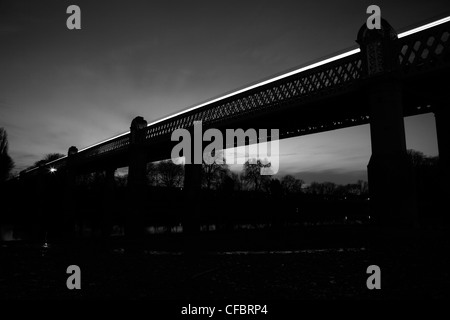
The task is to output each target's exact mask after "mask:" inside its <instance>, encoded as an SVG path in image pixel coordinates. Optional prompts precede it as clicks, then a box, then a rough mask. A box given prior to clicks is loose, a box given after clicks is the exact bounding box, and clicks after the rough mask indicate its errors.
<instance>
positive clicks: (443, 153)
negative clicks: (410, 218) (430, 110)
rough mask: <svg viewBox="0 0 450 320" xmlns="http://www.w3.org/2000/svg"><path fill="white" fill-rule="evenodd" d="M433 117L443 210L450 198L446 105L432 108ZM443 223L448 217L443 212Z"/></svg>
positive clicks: (449, 115)
mask: <svg viewBox="0 0 450 320" xmlns="http://www.w3.org/2000/svg"><path fill="white" fill-rule="evenodd" d="M434 116H435V121H436V134H437V143H438V152H439V164H438V166H439V177H440V181H439V184H440V189H441V192H442V193H441V195H440V197H439V198H440V199H441V201H440V202H441V205H440V208H445V207H446V204H445V203H444V202H445V201H447V199H448V197H449V196H450V185H449V183H448V182H449V181H450V126H449V122H450V112H449V110H448V104H446V105H444V104H438V105H436V107H435V108H434ZM443 218H444V222H446V223H449V222H450V217H448V214H446V213H445V212H443Z"/></svg>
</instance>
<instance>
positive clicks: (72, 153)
mask: <svg viewBox="0 0 450 320" xmlns="http://www.w3.org/2000/svg"><path fill="white" fill-rule="evenodd" d="M77 153H78V149H77V147H75V146H71V147H70V148H69V150H68V151H67V168H66V171H65V181H64V184H65V190H64V206H65V215H64V217H63V219H64V220H63V221H62V230H61V231H62V237H63V238H65V239H67V240H69V239H71V238H73V237H74V236H75V225H76V220H77V214H79V212H78V210H77V209H78V208H77V203H76V196H75V192H76V172H75V169H74V162H75V161H76V155H77Z"/></svg>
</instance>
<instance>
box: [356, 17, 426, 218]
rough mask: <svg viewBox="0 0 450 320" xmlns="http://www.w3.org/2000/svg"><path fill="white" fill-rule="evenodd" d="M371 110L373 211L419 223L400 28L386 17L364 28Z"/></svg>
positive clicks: (361, 41) (360, 40)
mask: <svg viewBox="0 0 450 320" xmlns="http://www.w3.org/2000/svg"><path fill="white" fill-rule="evenodd" d="M357 42H358V43H359V45H360V47H361V57H362V65H363V77H364V80H365V84H366V90H367V91H366V92H367V98H368V101H367V102H368V106H369V108H368V109H369V110H368V111H369V115H370V136H371V143H372V156H371V158H370V161H369V164H368V166H367V169H368V178H369V192H370V198H371V211H372V214H373V216H374V218H375V219H376V220H377V221H378V222H379V224H381V225H385V226H388V225H389V226H412V225H417V221H418V219H417V218H418V217H417V209H418V208H417V200H416V197H415V183H414V179H413V172H412V167H411V164H410V162H409V160H408V156H407V152H406V138H405V127H404V120H403V90H402V84H401V81H400V80H399V79H400V77H399V76H398V73H397V70H398V67H399V60H398V50H397V47H396V46H397V43H398V38H397V33H396V32H395V30H394V29H393V28H392V27H391V26H390V24H389V23H388V22H387V21H386V20H384V19H381V28H380V29H368V28H367V26H366V24H364V25H363V26H362V27H361V29H360V30H359V32H358V38H357Z"/></svg>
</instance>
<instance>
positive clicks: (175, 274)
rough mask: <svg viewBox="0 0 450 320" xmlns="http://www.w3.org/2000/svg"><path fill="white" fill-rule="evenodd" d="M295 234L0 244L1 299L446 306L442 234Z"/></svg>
mask: <svg viewBox="0 0 450 320" xmlns="http://www.w3.org/2000/svg"><path fill="white" fill-rule="evenodd" d="M300 231H302V230H296V231H295V232H294V230H289V231H286V230H284V231H283V230H278V231H272V232H265V233H261V232H260V233H257V232H255V233H251V232H242V233H229V234H214V233H211V234H207V235H205V234H203V235H197V236H192V237H187V238H186V237H184V238H183V237H178V236H181V235H176V237H169V235H155V236H154V237H149V238H147V239H145V240H142V241H139V242H136V241H131V240H130V241H126V240H124V239H111V241H109V242H108V243H105V242H103V243H100V242H92V241H84V242H77V243H72V244H65V245H63V244H48V245H47V246H45V245H43V244H25V243H3V244H2V245H1V249H0V261H1V263H0V264H1V273H0V298H2V299H105V298H106V299H109V298H117V299H150V300H155V299H157V300H160V299H162V300H172V299H177V300H179V299H182V300H189V301H191V300H196V299H209V300H211V299H213V300H222V299H262V300H274V299H275V300H280V299H281V300H286V299H287V300H296V299H407V298H437V299H440V298H446V299H448V298H450V295H449V293H448V290H447V288H448V287H449V285H450V276H449V270H450V262H449V261H448V260H449V259H448V258H447V252H448V250H449V249H450V242H449V237H448V230H446V229H429V230H423V229H422V230H415V231H413V230H408V229H405V230H399V229H374V228H372V227H370V228H366V227H363V228H355V227H353V228H340V229H339V228H337V229H336V228H334V229H333V228H331V227H330V228H310V229H306V230H305V229H303V232H302V233H300ZM181 241H182V242H183V246H181V247H180V242H181ZM302 241H303V242H302ZM313 244H314V245H313ZM219 245H220V246H221V247H220V246H219ZM183 247H184V249H186V248H187V247H191V249H195V250H180V249H183ZM73 264H75V265H78V266H79V267H80V268H81V274H82V278H81V283H82V289H81V290H68V289H67V287H66V280H67V277H68V275H67V274H66V269H67V267H68V266H69V265H73ZM369 265H378V266H379V267H380V268H381V275H382V276H381V279H382V280H381V283H382V289H381V290H368V289H367V287H366V280H367V277H368V275H367V273H366V270H367V267H368V266H369Z"/></svg>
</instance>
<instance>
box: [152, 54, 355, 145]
mask: <svg viewBox="0 0 450 320" xmlns="http://www.w3.org/2000/svg"><path fill="white" fill-rule="evenodd" d="M361 75H362V62H361V58H360V55H359V53H355V54H353V55H351V56H348V57H345V58H342V59H339V60H336V61H333V62H331V63H328V64H325V65H322V66H320V67H317V68H314V69H310V70H307V71H304V72H301V73H298V74H295V75H292V76H289V77H287V78H284V79H281V80H278V81H274V82H272V83H269V84H266V85H264V86H261V87H257V88H254V89H251V90H248V91H245V92H243V93H240V94H237V95H235V96H232V97H229V98H225V99H223V100H220V101H217V102H214V103H211V104H210V105H206V106H204V107H202V108H200V109H196V110H193V111H192V112H189V113H186V114H182V115H179V116H177V117H174V118H171V119H168V120H166V121H164V122H160V123H158V124H156V125H154V126H149V127H148V128H147V133H146V139H147V140H151V139H154V138H158V137H161V136H164V135H167V134H171V133H172V131H173V130H175V129H178V128H188V127H190V126H192V125H193V123H194V121H197V120H202V121H203V123H205V124H212V123H218V122H221V121H225V120H229V119H230V118H234V117H239V116H242V115H244V114H248V113H253V112H258V111H262V110H266V109H270V108H276V107H277V106H280V105H281V104H285V103H293V102H303V101H306V100H310V99H314V98H315V97H317V96H323V95H326V94H329V93H330V92H336V91H339V90H341V89H343V88H347V87H349V86H350V85H352V84H354V83H355V82H356V81H357V80H358V79H360V78H361Z"/></svg>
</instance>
